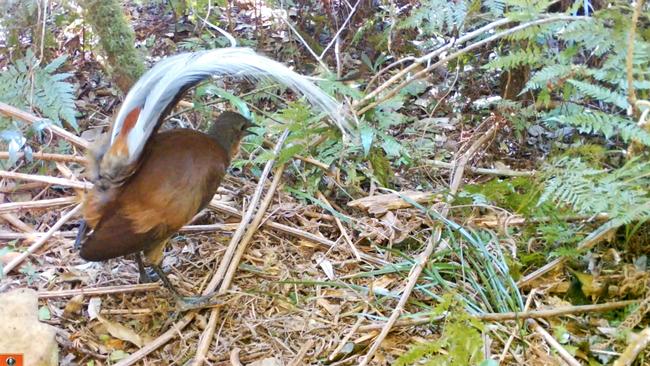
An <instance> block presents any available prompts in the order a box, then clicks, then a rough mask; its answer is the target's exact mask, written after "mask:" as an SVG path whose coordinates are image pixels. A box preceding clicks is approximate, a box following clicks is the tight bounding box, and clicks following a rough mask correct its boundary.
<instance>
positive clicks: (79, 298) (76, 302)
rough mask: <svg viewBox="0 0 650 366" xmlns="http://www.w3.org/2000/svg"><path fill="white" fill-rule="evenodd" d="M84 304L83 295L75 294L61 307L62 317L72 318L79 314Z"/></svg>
mask: <svg viewBox="0 0 650 366" xmlns="http://www.w3.org/2000/svg"><path fill="white" fill-rule="evenodd" d="M83 306H84V295H81V294H80V295H75V296H73V297H72V298H71V299H70V300H68V302H67V303H66V304H65V308H64V309H63V317H64V318H68V319H72V318H75V317H77V316H78V315H79V314H81V310H82V309H83Z"/></svg>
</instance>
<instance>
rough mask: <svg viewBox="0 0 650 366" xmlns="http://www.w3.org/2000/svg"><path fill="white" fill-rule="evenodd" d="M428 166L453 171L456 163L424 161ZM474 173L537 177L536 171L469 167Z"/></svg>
mask: <svg viewBox="0 0 650 366" xmlns="http://www.w3.org/2000/svg"><path fill="white" fill-rule="evenodd" d="M424 162H425V163H426V164H427V165H431V166H435V167H436V168H443V169H453V168H454V163H448V162H446V161H440V160H424ZM467 170H469V171H470V172H472V173H476V174H487V175H497V176H501V177H532V176H534V175H535V173H536V172H535V171H534V170H512V169H488V168H474V167H468V168H467Z"/></svg>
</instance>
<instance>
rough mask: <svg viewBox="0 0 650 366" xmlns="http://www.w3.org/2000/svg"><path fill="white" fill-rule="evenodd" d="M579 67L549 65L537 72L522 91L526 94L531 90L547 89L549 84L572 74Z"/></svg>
mask: <svg viewBox="0 0 650 366" xmlns="http://www.w3.org/2000/svg"><path fill="white" fill-rule="evenodd" d="M577 68H578V67H576V66H573V65H549V66H546V67H544V68H542V69H541V70H539V71H536V72H535V73H534V74H533V76H531V78H530V79H529V80H528V82H527V83H526V87H525V88H524V90H522V93H525V92H527V91H530V90H538V89H542V88H545V87H546V85H547V83H548V82H554V81H556V80H558V79H560V78H563V77H566V76H568V75H570V74H572V73H573V72H574V71H575V70H576V69H577Z"/></svg>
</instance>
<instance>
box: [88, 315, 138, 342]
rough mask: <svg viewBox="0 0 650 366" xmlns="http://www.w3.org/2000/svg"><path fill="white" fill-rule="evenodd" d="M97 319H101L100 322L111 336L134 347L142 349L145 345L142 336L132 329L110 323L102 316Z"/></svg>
mask: <svg viewBox="0 0 650 366" xmlns="http://www.w3.org/2000/svg"><path fill="white" fill-rule="evenodd" d="M97 319H99V321H100V322H102V324H104V326H105V327H106V330H107V331H108V334H110V335H111V336H113V337H115V338H117V339H121V340H123V341H127V342H131V343H133V344H134V345H136V346H138V347H140V348H142V346H143V344H144V342H143V341H142V337H140V335H138V334H137V333H136V332H134V331H133V330H132V329H131V328H128V327H126V326H124V325H122V324H120V323H116V322H113V321H110V320H108V319H106V318H104V317H102V316H99V317H98V318H97Z"/></svg>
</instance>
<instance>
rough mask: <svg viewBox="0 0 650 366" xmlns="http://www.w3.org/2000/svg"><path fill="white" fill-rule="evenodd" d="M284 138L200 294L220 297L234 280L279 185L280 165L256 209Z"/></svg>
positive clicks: (200, 354)
mask: <svg viewBox="0 0 650 366" xmlns="http://www.w3.org/2000/svg"><path fill="white" fill-rule="evenodd" d="M288 136H289V130H288V129H287V130H284V133H282V135H281V136H280V138H279V139H278V142H277V143H276V145H275V148H274V149H273V156H274V157H273V158H272V159H270V160H269V161H267V162H266V165H265V166H264V170H263V171H262V175H261V176H260V180H259V182H258V184H257V188H256V189H255V192H254V193H253V197H252V198H251V201H250V203H249V205H248V210H246V214H245V215H244V218H243V219H242V221H241V222H240V223H239V227H238V228H237V230H236V231H235V233H234V234H233V236H232V239H231V240H230V243H229V244H228V248H227V249H226V252H225V253H224V256H223V258H222V259H221V262H220V263H219V268H218V269H217V272H216V273H215V274H214V276H213V277H212V279H211V280H210V282H209V283H208V286H207V288H206V290H205V291H204V294H205V295H207V294H209V293H211V292H213V291H214V289H215V288H216V287H217V286H219V290H218V294H220V295H223V294H225V293H226V292H227V291H228V288H229V287H230V283H231V282H232V279H233V278H234V275H235V272H236V270H237V267H238V266H239V261H240V260H241V257H242V256H243V254H244V251H245V249H246V246H247V245H248V242H249V241H250V239H252V237H253V235H254V234H255V231H257V227H258V226H259V224H260V223H261V222H262V219H263V218H264V213H265V212H266V209H267V208H268V206H269V204H270V203H271V201H272V199H273V195H274V194H275V189H276V188H277V187H278V184H279V183H280V179H281V177H282V171H283V170H284V164H283V165H281V166H280V167H279V168H278V169H277V170H276V172H275V176H274V177H273V182H272V183H271V186H270V187H269V189H268V192H267V194H266V197H265V199H264V201H263V202H262V203H261V204H260V206H259V209H258V208H257V203H258V202H259V200H260V199H261V197H262V192H263V191H264V184H265V182H266V179H267V177H268V175H269V173H270V172H271V168H272V167H273V164H275V159H276V157H277V156H278V154H279V153H280V150H281V149H282V145H284V141H285V140H286V139H287V137H288ZM256 210H257V214H256V215H255V217H254V218H253V214H254V213H255V212H256ZM251 218H252V221H251ZM249 221H250V222H251V224H250V225H248V223H249ZM247 226H248V230H246V227H247ZM219 312H220V310H219V308H215V309H212V311H211V312H210V319H209V320H208V325H207V326H206V327H205V330H204V331H203V334H202V335H201V338H200V339H199V345H198V347H197V349H196V355H195V356H194V362H193V363H192V364H193V365H194V366H201V365H203V362H204V361H205V355H206V354H207V352H208V349H209V347H210V343H212V337H213V336H214V331H215V329H216V326H217V320H218V318H219Z"/></svg>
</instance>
